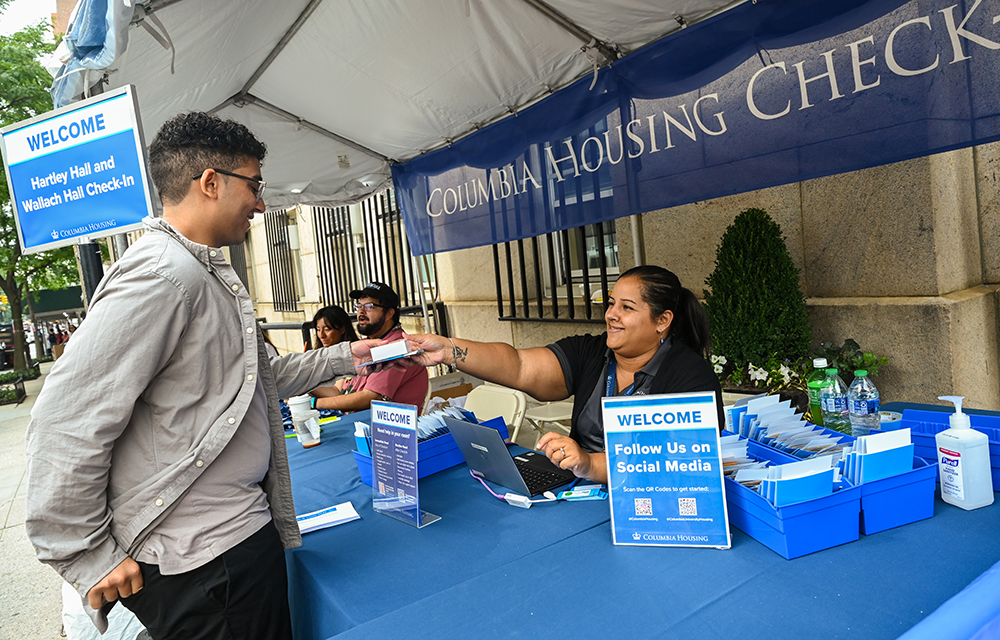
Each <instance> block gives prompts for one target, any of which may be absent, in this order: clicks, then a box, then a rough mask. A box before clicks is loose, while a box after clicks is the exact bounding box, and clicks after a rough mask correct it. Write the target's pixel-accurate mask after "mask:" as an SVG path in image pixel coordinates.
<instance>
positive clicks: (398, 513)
mask: <svg viewBox="0 0 1000 640" xmlns="http://www.w3.org/2000/svg"><path fill="white" fill-rule="evenodd" d="M371 423H372V508H374V509H375V511H377V512H379V513H382V514H385V515H387V516H389V517H391V518H395V519H396V520H400V521H402V522H405V523H407V524H410V525H413V526H415V527H417V528H418V529H419V528H420V527H422V526H424V525H428V524H431V523H432V522H435V521H437V520H440V517H439V516H436V515H434V514H431V513H427V512H426V511H421V510H420V490H419V483H418V475H417V408H416V407H415V406H414V405H412V404H395V403H392V402H379V401H377V400H376V401H373V402H372V408H371Z"/></svg>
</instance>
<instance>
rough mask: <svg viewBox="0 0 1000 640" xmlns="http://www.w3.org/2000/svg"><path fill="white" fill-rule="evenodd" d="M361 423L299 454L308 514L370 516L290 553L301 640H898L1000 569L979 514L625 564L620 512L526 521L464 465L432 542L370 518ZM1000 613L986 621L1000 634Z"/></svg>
mask: <svg viewBox="0 0 1000 640" xmlns="http://www.w3.org/2000/svg"><path fill="white" fill-rule="evenodd" d="M366 417H367V416H366V415H365V414H364V413H362V414H361V416H360V417H358V415H357V414H355V418H354V419H365V418H366ZM352 422H353V419H352V418H347V419H345V420H342V421H340V422H338V423H334V424H333V425H332V426H330V427H328V426H324V434H323V444H322V445H321V446H319V447H315V448H313V449H308V450H304V449H302V448H301V447H300V446H299V445H298V443H296V442H295V441H294V440H289V441H288V445H289V446H288V450H289V460H290V463H291V468H292V482H293V490H294V494H295V500H296V505H297V509H298V511H299V512H300V513H304V512H307V511H312V510H315V509H319V508H321V507H324V506H329V505H332V504H336V503H339V502H343V501H345V500H351V501H352V502H353V503H354V506H355V507H356V508H357V510H358V512H359V513H360V515H361V520H359V521H355V522H350V523H347V524H344V525H341V526H339V527H334V528H332V529H326V530H323V531H317V532H313V533H310V534H307V535H306V536H304V538H303V541H304V545H303V547H301V548H299V549H293V550H289V551H288V552H286V553H287V556H286V557H287V559H288V571H289V583H290V584H289V602H290V605H291V611H292V619H293V627H294V631H295V637H296V639H297V640H316V639H323V638H332V637H335V636H336V637H337V638H344V639H349V638H373V637H395V636H405V637H409V638H432V637H433V638H439V637H463V638H464V637H470V638H506V637H529V636H542V637H547V636H549V637H550V636H554V635H559V636H564V637H571V638H572V637H579V638H591V637H612V636H613V637H621V638H662V637H677V638H684V639H685V640H700V639H713V640H717V639H722V638H726V639H727V640H731V639H732V638H739V639H741V640H752V639H755V638H761V639H765V638H766V639H767V640H781V639H784V638H795V639H796V640H799V639H809V638H817V639H819V638H823V639H826V638H834V637H837V638H864V639H865V640H877V639H880V638H886V639H889V638H897V637H899V636H900V635H901V634H903V633H904V632H906V631H907V630H909V629H911V627H914V625H916V624H917V623H919V622H921V620H923V619H924V618H927V617H928V614H930V613H931V612H932V611H934V610H935V609H937V608H938V607H939V606H941V605H942V604H943V603H945V602H946V601H947V600H948V599H949V598H951V597H952V596H954V595H955V594H957V593H959V592H960V591H962V589H963V588H965V587H966V585H969V583H970V582H972V581H973V580H975V579H976V578H977V577H978V576H980V574H982V573H983V572H984V571H987V570H988V569H989V568H990V567H991V566H992V565H994V564H995V563H998V562H1000V545H998V544H996V533H997V532H998V531H1000V503H995V504H994V505H992V506H991V507H987V508H983V509H979V510H976V511H971V512H965V511H962V510H961V509H958V508H955V507H952V506H950V505H947V504H945V503H943V502H941V501H940V500H938V501H937V503H936V505H935V513H936V515H935V517H934V518H931V519H929V520H924V521H921V522H917V523H914V524H911V525H907V526H905V527H900V528H897V529H892V530H890V531H885V532H882V533H879V534H876V535H872V536H862V537H861V540H859V541H857V542H853V543H851V544H847V545H843V546H840V547H836V548H833V549H828V550H826V551H821V552H819V553H814V554H812V555H809V556H805V557H802V558H797V559H795V560H791V561H789V560H785V559H783V558H782V557H781V556H779V555H777V554H776V553H774V552H772V551H770V550H769V549H767V548H766V547H764V546H763V545H761V544H759V543H758V542H756V541H755V540H753V539H752V538H750V537H748V536H746V535H744V534H743V533H742V532H740V531H739V530H736V529H734V530H733V548H732V549H730V550H726V551H720V550H715V549H685V548H655V547H615V546H613V545H612V544H611V531H610V527H609V524H608V520H609V518H608V505H607V502H578V503H566V502H560V503H553V504H539V505H535V506H534V507H532V508H531V509H529V510H524V509H518V508H516V507H512V506H509V505H507V504H505V503H503V502H500V501H499V500H497V499H495V498H493V497H492V496H490V495H489V494H488V493H487V492H486V491H485V489H483V488H482V486H481V485H480V484H479V483H478V482H477V481H475V480H473V479H472V478H470V477H469V475H468V470H467V467H466V466H465V465H460V466H458V467H455V468H452V469H449V470H446V471H443V472H441V473H438V474H435V475H433V476H430V477H428V478H425V479H424V480H422V481H421V483H420V492H421V504H422V506H423V507H424V509H425V510H428V511H430V512H432V513H434V514H437V515H440V516H442V520H441V521H439V522H436V523H434V524H432V525H430V526H428V527H425V528H423V529H420V530H417V529H414V528H412V527H409V526H407V525H405V524H403V523H400V522H397V521H396V520H393V519H391V518H388V517H386V516H382V515H380V514H376V513H374V512H373V511H372V508H371V490H370V488H369V487H367V486H365V485H362V484H361V481H360V478H359V476H358V473H357V469H356V467H355V464H354V460H353V456H352V455H351V452H350V451H351V448H352V447H353V435H352V434H353V426H351V423H352ZM944 540H950V541H951V542H952V548H953V552H952V554H950V555H949V554H945V553H943V551H942V544H943V541H944ZM996 573H997V575H998V576H1000V571H996ZM986 577H988V576H985V577H984V579H985V578H986ZM981 582H982V581H981ZM977 584H978V583H977ZM973 586H976V585H973ZM979 590H980V591H984V589H983V588H982V587H981V588H980V589H979ZM985 591H986V592H987V593H989V594H993V593H1000V589H997V588H992V589H985ZM990 597H992V598H993V599H994V600H996V599H997V596H988V597H986V598H985V599H984V598H982V597H979V598H974V599H973V600H974V602H975V603H976V604H975V605H974V606H976V607H978V611H979V612H980V613H981V614H982V615H981V616H980V618H981V619H982V620H985V621H989V620H1000V601H998V602H993V601H989V598H990ZM957 608H958V610H959V612H960V614H955V615H961V616H963V618H964V619H968V618H969V617H970V616H971V615H972V614H971V612H970V610H969V608H968V606H966V605H964V604H962V605H961V606H958V607H957ZM943 609H944V608H943ZM984 624H985V623H984ZM946 626H947V625H946ZM920 633H921V630H920V628H916V629H913V631H912V632H911V634H916V635H915V636H914V637H917V638H925V637H926V638H931V637H933V638H947V637H967V638H968V637H971V634H969V635H965V636H948V635H939V634H938V632H937V631H935V632H934V633H933V634H925V635H920ZM907 640H910V636H908V637H907Z"/></svg>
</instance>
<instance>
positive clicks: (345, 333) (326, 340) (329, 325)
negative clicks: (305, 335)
mask: <svg viewBox="0 0 1000 640" xmlns="http://www.w3.org/2000/svg"><path fill="white" fill-rule="evenodd" d="M312 324H313V327H314V328H315V329H316V342H315V343H313V346H312V348H313V349H320V348H322V347H329V346H331V345H335V344H338V343H340V342H345V341H346V342H354V341H355V340H357V339H358V334H357V333H355V332H354V326H353V325H352V324H351V317H350V316H348V315H347V312H346V311H344V308H343V307H338V306H337V305H335V304H334V305H330V306H329V307H323V308H322V309H320V310H319V311H317V312H316V315H314V316H313V321H312Z"/></svg>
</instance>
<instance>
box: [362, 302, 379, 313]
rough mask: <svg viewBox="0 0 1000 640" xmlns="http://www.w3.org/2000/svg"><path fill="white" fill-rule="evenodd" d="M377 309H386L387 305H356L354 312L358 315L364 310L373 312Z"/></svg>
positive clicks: (367, 303) (371, 303)
mask: <svg viewBox="0 0 1000 640" xmlns="http://www.w3.org/2000/svg"><path fill="white" fill-rule="evenodd" d="M375 307H378V308H380V309H385V305H381V304H375V303H374V302H366V303H364V304H356V305H354V312H355V313H357V312H358V311H361V310H362V309H364V310H365V311H371V310H372V309H374V308H375Z"/></svg>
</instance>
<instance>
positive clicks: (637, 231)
mask: <svg viewBox="0 0 1000 640" xmlns="http://www.w3.org/2000/svg"><path fill="white" fill-rule="evenodd" d="M628 221H629V225H630V226H631V227H632V259H633V260H635V266H637V267H641V266H642V265H644V264H646V245H645V243H644V242H643V239H642V216H641V215H639V214H636V215H633V216H629V218H628Z"/></svg>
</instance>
